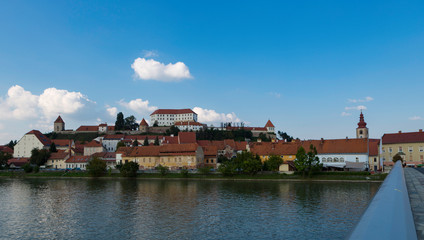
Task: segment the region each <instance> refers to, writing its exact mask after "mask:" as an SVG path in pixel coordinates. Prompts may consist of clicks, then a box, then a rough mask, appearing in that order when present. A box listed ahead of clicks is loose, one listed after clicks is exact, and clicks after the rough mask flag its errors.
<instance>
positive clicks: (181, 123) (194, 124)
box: [174, 121, 203, 126]
mask: <svg viewBox="0 0 424 240" xmlns="http://www.w3.org/2000/svg"><path fill="white" fill-rule="evenodd" d="M174 125H175V126H203V124H202V123H199V122H194V121H184V122H175V123H174Z"/></svg>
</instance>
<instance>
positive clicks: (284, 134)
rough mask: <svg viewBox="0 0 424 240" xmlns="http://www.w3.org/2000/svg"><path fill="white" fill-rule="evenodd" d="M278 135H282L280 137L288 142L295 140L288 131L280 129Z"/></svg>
mask: <svg viewBox="0 0 424 240" xmlns="http://www.w3.org/2000/svg"><path fill="white" fill-rule="evenodd" d="M278 135H280V138H281V139H283V140H286V142H291V141H293V137H292V136H289V135H288V134H287V133H286V132H283V131H281V132H280V131H278Z"/></svg>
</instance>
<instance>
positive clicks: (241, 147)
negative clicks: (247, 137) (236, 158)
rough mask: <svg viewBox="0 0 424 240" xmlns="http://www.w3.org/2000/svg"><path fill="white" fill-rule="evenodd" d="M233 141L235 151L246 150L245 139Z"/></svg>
mask: <svg viewBox="0 0 424 240" xmlns="http://www.w3.org/2000/svg"><path fill="white" fill-rule="evenodd" d="M235 143H236V148H235V150H236V151H244V150H246V145H247V142H246V141H242V142H235Z"/></svg>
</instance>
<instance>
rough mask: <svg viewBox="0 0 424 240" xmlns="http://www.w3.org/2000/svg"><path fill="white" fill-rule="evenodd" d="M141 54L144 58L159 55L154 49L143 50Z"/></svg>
mask: <svg viewBox="0 0 424 240" xmlns="http://www.w3.org/2000/svg"><path fill="white" fill-rule="evenodd" d="M143 55H144V57H145V58H149V57H157V56H159V54H158V53H157V51H155V50H143Z"/></svg>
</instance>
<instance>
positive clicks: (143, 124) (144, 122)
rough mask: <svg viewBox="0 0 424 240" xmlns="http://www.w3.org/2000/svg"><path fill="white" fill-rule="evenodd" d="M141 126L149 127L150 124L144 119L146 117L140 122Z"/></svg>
mask: <svg viewBox="0 0 424 240" xmlns="http://www.w3.org/2000/svg"><path fill="white" fill-rule="evenodd" d="M140 126H146V127H148V126H149V124H147V122H146V120H144V118H143V120H141V122H140Z"/></svg>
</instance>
